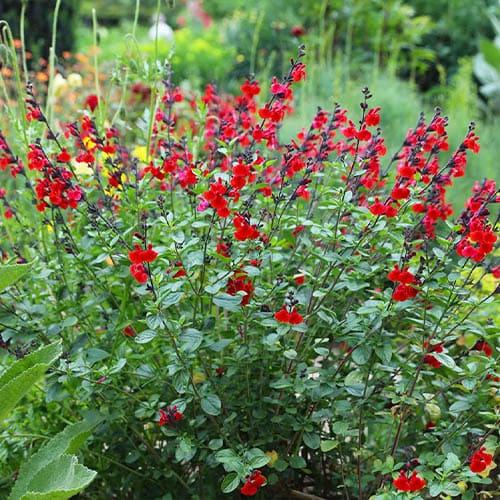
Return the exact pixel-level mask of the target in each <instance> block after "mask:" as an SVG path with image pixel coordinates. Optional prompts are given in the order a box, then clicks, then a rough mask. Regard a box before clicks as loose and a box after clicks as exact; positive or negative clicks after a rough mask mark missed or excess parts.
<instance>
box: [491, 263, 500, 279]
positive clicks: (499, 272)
mask: <svg viewBox="0 0 500 500" xmlns="http://www.w3.org/2000/svg"><path fill="white" fill-rule="evenodd" d="M491 274H493V276H494V277H495V278H496V279H500V265H498V266H495V267H494V268H493V269H492V270H491Z"/></svg>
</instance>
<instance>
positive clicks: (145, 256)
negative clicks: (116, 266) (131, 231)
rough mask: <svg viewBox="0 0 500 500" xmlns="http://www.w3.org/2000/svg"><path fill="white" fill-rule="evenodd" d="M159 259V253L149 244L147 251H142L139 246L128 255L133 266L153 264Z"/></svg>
mask: <svg viewBox="0 0 500 500" xmlns="http://www.w3.org/2000/svg"><path fill="white" fill-rule="evenodd" d="M156 257H158V252H156V251H155V250H153V245H151V244H149V245H148V248H147V249H145V250H144V249H142V248H141V247H140V246H139V245H138V244H136V245H135V248H134V250H131V251H130V252H129V253H128V258H129V260H130V262H131V263H132V264H142V263H144V262H153V261H154V260H155V259H156Z"/></svg>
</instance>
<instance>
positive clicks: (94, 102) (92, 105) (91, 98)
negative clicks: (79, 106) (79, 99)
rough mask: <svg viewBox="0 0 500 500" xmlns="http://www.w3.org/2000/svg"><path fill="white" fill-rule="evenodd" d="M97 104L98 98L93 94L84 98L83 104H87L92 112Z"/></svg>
mask: <svg viewBox="0 0 500 500" xmlns="http://www.w3.org/2000/svg"><path fill="white" fill-rule="evenodd" d="M98 104H99V99H98V97H97V96H96V95H95V94H90V95H89V96H87V98H86V99H85V106H87V107H88V108H89V109H90V111H92V112H94V110H95V108H97V105H98Z"/></svg>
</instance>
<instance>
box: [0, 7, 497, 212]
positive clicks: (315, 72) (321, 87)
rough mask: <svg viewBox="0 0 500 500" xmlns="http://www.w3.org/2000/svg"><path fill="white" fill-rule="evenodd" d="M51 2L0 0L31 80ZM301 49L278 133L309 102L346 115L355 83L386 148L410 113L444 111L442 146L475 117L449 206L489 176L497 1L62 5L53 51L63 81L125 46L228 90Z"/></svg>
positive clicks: (309, 111)
mask: <svg viewBox="0 0 500 500" xmlns="http://www.w3.org/2000/svg"><path fill="white" fill-rule="evenodd" d="M55 6H56V0H1V1H0V18H1V19H5V20H7V21H8V22H9V24H10V26H11V28H12V31H13V34H14V37H15V38H17V39H18V38H20V37H21V32H20V23H21V19H23V17H24V20H23V22H24V25H25V30H24V32H25V33H24V34H25V46H26V48H27V50H28V66H29V69H30V71H32V72H33V74H34V75H37V78H39V79H41V80H43V79H44V78H45V77H44V76H43V75H45V74H46V69H47V59H48V53H49V47H50V45H51V38H52V24H53V18H52V13H53V11H54V8H55ZM93 9H95V21H96V23H93ZM136 17H137V19H136V23H134V20H135V18H136ZM94 28H95V29H94ZM132 32H134V35H135V36H134V37H131V35H130V34H131V33H132ZM156 33H158V39H159V40H158V43H156V41H155V38H156ZM94 39H95V40H96V41H97V44H95V42H94ZM302 43H303V44H305V45H306V47H307V64H308V77H307V80H306V82H305V84H304V85H303V86H302V87H301V89H300V90H299V94H298V99H297V102H296V112H295V114H294V115H293V117H292V118H290V119H289V120H288V121H287V123H286V124H285V127H284V130H283V132H282V133H283V136H284V138H287V137H290V136H291V135H293V134H295V133H297V131H299V130H300V129H301V128H302V127H305V126H307V123H308V120H309V119H310V118H311V117H312V115H313V114H314V112H315V110H316V107H317V106H318V105H320V106H324V107H327V108H328V107H331V106H332V105H333V103H334V102H340V103H341V105H342V106H344V107H347V108H349V109H351V110H353V111H356V109H358V103H359V100H360V89H361V88H362V87H363V86H365V85H366V86H368V87H369V88H370V89H371V91H372V93H373V94H374V99H373V103H374V104H377V105H381V106H382V107H383V113H382V127H383V129H384V135H385V137H386V141H387V144H388V146H389V148H390V151H394V150H396V149H397V147H398V146H399V145H400V143H401V141H402V139H403V137H404V134H405V133H406V131H407V129H408V128H410V127H412V126H413V125H414V123H415V122H416V120H417V118H418V114H419V112H420V111H421V110H424V111H426V112H427V113H429V114H430V113H432V109H433V108H434V107H435V106H440V107H442V108H443V110H444V112H445V114H446V115H448V116H449V117H450V127H449V133H450V137H451V145H452V147H454V146H456V145H457V144H458V143H459V142H460V140H461V139H462V137H463V136H464V134H465V132H466V130H467V124H468V122H469V121H470V120H474V121H476V123H477V124H478V128H477V130H478V133H479V135H480V137H481V147H482V149H481V154H480V155H479V157H477V158H474V159H472V160H471V163H470V165H469V168H468V171H467V175H466V177H465V178H463V179H459V180H458V181H457V184H456V186H455V188H454V190H453V193H452V197H453V200H452V202H453V203H454V204H455V206H456V207H457V208H458V207H459V206H460V205H462V204H463V202H464V200H465V197H466V195H467V192H468V191H469V190H470V187H471V184H472V179H481V178H482V177H493V178H496V179H497V180H499V178H500V174H499V172H500V168H499V166H498V163H497V158H498V157H499V153H500V151H499V148H498V138H497V136H498V133H496V132H495V130H496V128H497V121H498V119H499V115H500V1H499V0H251V1H249V0H141V1H139V0H113V1H110V0H62V1H61V2H60V10H59V17H58V22H57V46H56V50H57V56H58V63H59V69H58V71H59V72H60V73H61V74H62V75H64V74H65V71H69V70H68V69H67V68H68V67H69V66H71V64H73V63H74V61H80V62H81V61H82V60H85V58H91V57H92V56H93V55H95V54H97V55H98V57H99V65H100V66H101V68H103V71H108V73H109V74H110V75H112V73H113V68H114V67H115V66H116V65H117V63H118V64H122V65H123V64H125V65H133V64H136V62H134V60H132V58H131V57H130V54H131V47H133V49H134V51H135V54H136V55H138V56H139V58H142V59H144V60H151V58H152V57H154V56H155V55H156V54H157V55H158V56H159V58H160V59H162V60H163V59H165V58H167V57H171V61H172V64H173V69H174V72H175V79H176V80H177V82H178V83H182V82H184V83H183V85H185V86H189V87H191V88H202V87H203V86H204V85H205V84H206V83H209V82H210V83H215V84H216V85H217V86H218V87H219V88H220V89H221V90H224V91H228V92H235V91H237V89H238V87H239V84H240V83H241V81H242V79H244V78H245V77H246V76H248V75H249V74H254V75H256V77H257V78H258V79H259V80H266V79H269V78H270V77H271V76H272V75H274V74H277V75H281V74H282V73H283V72H284V71H285V68H286V67H287V66H288V63H289V58H290V57H292V56H293V55H294V54H295V53H296V51H297V46H298V45H299V44H302ZM96 45H97V46H96ZM143 91H144V92H147V89H143Z"/></svg>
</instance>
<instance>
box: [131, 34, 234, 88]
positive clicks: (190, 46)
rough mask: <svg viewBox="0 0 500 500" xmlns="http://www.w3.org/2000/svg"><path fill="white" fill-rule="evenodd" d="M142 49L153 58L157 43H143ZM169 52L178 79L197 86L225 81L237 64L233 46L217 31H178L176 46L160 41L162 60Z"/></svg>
mask: <svg viewBox="0 0 500 500" xmlns="http://www.w3.org/2000/svg"><path fill="white" fill-rule="evenodd" d="M140 49H141V52H143V53H144V54H146V55H147V56H149V57H150V58H151V57H152V56H153V55H154V54H155V53H156V43H155V42H154V41H152V42H148V43H143V44H142V45H141V46H140ZM170 53H173V57H172V67H173V70H174V72H175V75H176V79H178V80H185V79H189V82H190V83H191V84H194V85H203V84H204V83H207V82H224V80H225V79H227V77H228V75H229V73H230V72H231V70H232V68H233V65H234V61H235V51H234V49H233V48H232V46H231V44H230V43H227V42H226V41H225V40H224V39H223V37H222V35H221V33H220V31H219V30H218V29H215V28H214V29H208V30H203V31H201V32H197V31H194V30H193V29H191V28H182V29H179V30H177V31H176V32H175V42H174V44H173V45H169V44H168V43H167V42H165V41H164V40H159V43H158V55H159V59H160V60H163V59H167V58H168V57H169V55H170Z"/></svg>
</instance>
